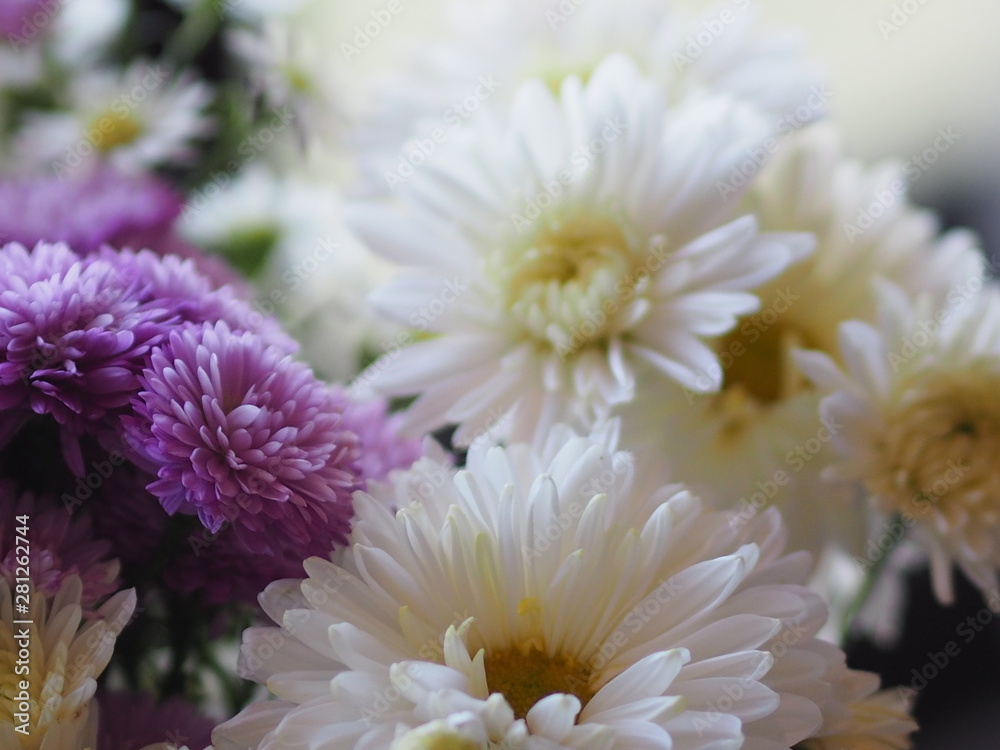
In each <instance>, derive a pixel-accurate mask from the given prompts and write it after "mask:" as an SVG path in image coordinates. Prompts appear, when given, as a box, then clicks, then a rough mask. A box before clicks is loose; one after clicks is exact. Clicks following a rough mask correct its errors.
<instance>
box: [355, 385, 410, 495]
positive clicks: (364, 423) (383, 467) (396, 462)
mask: <svg viewBox="0 0 1000 750" xmlns="http://www.w3.org/2000/svg"><path fill="white" fill-rule="evenodd" d="M344 398H345V404H344V427H345V428H347V429H348V430H350V431H351V432H353V433H355V434H356V435H357V436H358V444H359V445H360V448H361V457H360V459H359V465H360V467H361V475H362V476H363V477H364V478H365V480H374V481H382V480H383V479H385V478H386V477H387V476H388V475H389V472H390V471H392V470H393V469H407V468H409V467H410V466H411V465H412V464H413V462H414V461H416V460H417V459H418V458H420V457H421V456H422V455H424V451H423V441H421V440H420V439H414V438H403V437H400V434H399V426H400V422H401V420H402V415H398V414H389V405H388V402H387V401H385V400H384V399H375V400H373V401H362V402H354V401H349V400H347V399H346V396H344Z"/></svg>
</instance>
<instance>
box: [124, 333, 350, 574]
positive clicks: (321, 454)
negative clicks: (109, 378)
mask: <svg viewBox="0 0 1000 750" xmlns="http://www.w3.org/2000/svg"><path fill="white" fill-rule="evenodd" d="M141 380H142V390H141V391H140V393H139V395H138V396H137V397H136V399H135V400H134V401H133V406H134V410H135V414H136V416H135V417H125V418H123V423H124V424H125V426H126V430H127V432H128V433H129V435H130V436H131V442H132V443H133V444H134V445H139V446H141V448H140V451H141V453H142V456H141V459H142V460H143V461H144V462H146V463H148V465H149V467H150V468H152V469H154V470H155V473H156V474H157V476H158V477H159V478H158V480H157V481H155V482H153V483H152V484H151V485H149V490H150V491H151V492H152V493H153V494H154V495H156V496H157V497H158V498H159V499H160V502H161V503H162V504H163V507H164V508H165V509H166V510H167V512H168V513H171V514H172V513H175V512H178V511H182V512H193V513H197V515H198V517H199V519H200V520H201V522H202V523H203V524H204V525H205V526H206V528H208V529H209V530H211V531H213V532H215V531H218V530H219V529H220V528H221V527H222V526H223V524H224V523H226V522H227V521H229V522H231V523H232V524H233V526H234V529H235V531H236V533H237V534H238V536H239V538H240V539H241V540H242V541H243V542H244V543H245V544H246V545H247V546H248V548H250V549H251V550H253V551H260V552H270V553H271V554H283V553H284V552H285V551H287V550H294V551H295V552H296V553H297V554H299V555H300V559H302V558H305V557H307V556H309V555H313V554H320V555H325V554H328V553H329V551H330V549H331V548H332V546H333V545H334V544H343V543H344V542H345V541H346V535H347V533H348V531H349V527H350V519H351V515H352V506H351V493H352V492H353V491H354V490H356V489H359V488H360V486H361V480H360V477H359V475H358V469H357V465H356V462H357V457H358V448H357V439H356V437H355V435H354V434H353V433H351V432H348V431H346V430H345V429H344V428H343V426H342V420H343V414H342V407H341V405H340V402H339V399H337V398H336V397H335V395H334V394H333V392H332V391H331V390H330V388H329V387H327V386H326V385H324V384H323V383H321V382H319V381H317V380H316V378H315V376H314V375H313V373H312V371H311V370H310V369H309V368H308V367H307V366H306V365H304V364H302V363H301V362H296V361H295V360H293V359H292V358H291V357H290V356H288V355H287V354H286V353H285V352H284V351H283V350H282V349H280V348H278V347H273V346H272V347H269V346H267V345H266V344H265V342H264V341H263V340H262V339H261V338H260V337H259V336H256V335H254V334H251V333H234V332H233V331H231V329H230V328H229V326H227V325H226V324H225V323H222V322H219V323H216V324H214V325H211V324H205V325H202V326H196V325H190V324H189V325H187V326H185V327H183V328H181V329H179V330H175V331H173V332H171V334H170V336H169V340H168V342H167V343H165V344H164V345H163V346H162V347H160V348H158V349H157V350H156V351H154V352H153V354H152V356H151V358H150V365H149V367H148V368H147V369H146V370H144V371H143V373H142V378H141Z"/></svg>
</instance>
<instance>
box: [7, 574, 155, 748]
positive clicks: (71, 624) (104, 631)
mask: <svg viewBox="0 0 1000 750" xmlns="http://www.w3.org/2000/svg"><path fill="white" fill-rule="evenodd" d="M82 591H83V587H82V585H81V583H80V579H79V578H78V577H77V576H70V577H68V578H67V579H66V581H65V582H64V583H63V585H62V587H61V588H60V590H59V591H58V593H56V595H55V597H54V598H53V599H52V600H51V601H50V602H48V603H47V601H46V599H45V597H43V596H42V595H41V594H35V593H34V592H33V591H29V593H28V594H27V597H28V600H29V601H30V608H29V611H28V612H26V613H21V612H15V605H16V604H21V603H23V602H24V601H26V600H25V599H24V598H23V597H24V596H25V595H24V593H23V592H22V591H21V590H20V589H15V590H12V589H11V587H10V585H9V584H8V583H7V581H6V580H4V579H0V746H2V747H3V748H5V750H87V749H90V748H95V744H96V741H97V720H98V717H97V704H96V702H95V701H94V700H93V696H94V691H95V690H96V689H97V677H98V676H99V675H100V674H101V672H103V671H104V668H105V667H106V666H107V665H108V661H109V660H110V659H111V654H112V652H113V651H114V645H115V638H116V637H117V636H118V634H119V633H120V632H121V630H122V628H124V627H125V625H126V624H127V623H128V621H129V619H130V618H131V616H132V611H133V609H134V608H135V602H136V598H135V591H134V590H132V589H129V590H128V591H122V592H120V593H118V594H115V595H114V596H112V597H111V598H110V599H109V600H108V601H107V602H106V603H105V604H104V605H103V606H102V607H101V608H100V609H99V610H98V611H97V615H96V617H95V618H94V619H93V620H92V621H90V622H89V623H88V624H85V625H83V619H82V618H83V614H82V610H81V607H80V595H81V594H82ZM24 621H29V622H27V623H25V622H24ZM81 625H82V627H81Z"/></svg>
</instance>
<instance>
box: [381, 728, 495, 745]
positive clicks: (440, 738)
mask: <svg viewBox="0 0 1000 750" xmlns="http://www.w3.org/2000/svg"><path fill="white" fill-rule="evenodd" d="M392 750H481V748H480V745H479V743H478V742H476V741H475V740H473V739H470V738H468V737H465V736H463V735H461V734H459V733H458V732H456V731H455V730H454V729H451V728H450V727H448V726H447V725H445V724H444V722H442V721H435V722H431V724H430V725H428V726H424V727H420V728H418V729H414V730H413V731H411V732H408V733H407V734H405V735H403V736H402V737H400V738H399V739H398V740H396V741H395V742H394V743H393V744H392Z"/></svg>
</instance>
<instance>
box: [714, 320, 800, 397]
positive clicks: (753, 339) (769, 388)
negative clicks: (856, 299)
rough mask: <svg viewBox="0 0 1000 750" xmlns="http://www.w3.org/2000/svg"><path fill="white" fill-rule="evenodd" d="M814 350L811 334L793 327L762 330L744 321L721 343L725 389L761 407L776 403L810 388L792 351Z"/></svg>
mask: <svg viewBox="0 0 1000 750" xmlns="http://www.w3.org/2000/svg"><path fill="white" fill-rule="evenodd" d="M801 348H807V349H808V348H812V344H811V342H810V341H809V337H808V335H807V334H806V333H805V332H804V331H802V330H800V329H798V328H795V327H793V326H791V325H782V324H780V323H775V324H774V325H771V326H763V327H760V326H758V325H757V324H756V323H754V322H753V318H752V317H751V318H750V319H742V320H740V322H739V323H738V324H737V327H736V328H735V329H734V330H733V331H732V332H731V333H729V334H727V335H726V336H724V337H722V338H721V339H720V340H719V344H718V351H719V356H720V359H721V361H722V365H723V382H722V388H723V390H727V391H740V392H742V393H743V394H744V395H745V396H746V397H747V398H750V399H752V400H753V401H755V402H756V403H758V404H774V403H777V402H779V401H784V400H785V399H787V398H789V397H790V396H793V395H795V394H796V393H798V392H800V391H802V390H804V389H805V388H807V387H808V381H807V380H806V378H805V377H804V376H803V375H802V374H801V373H800V372H799V371H798V369H797V368H796V367H795V363H794V362H793V361H792V350H793V349H801Z"/></svg>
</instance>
